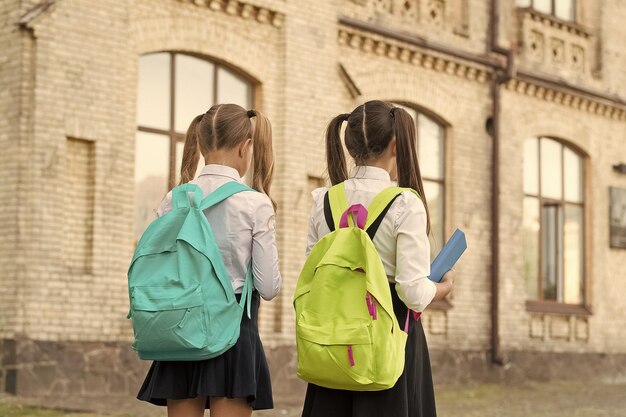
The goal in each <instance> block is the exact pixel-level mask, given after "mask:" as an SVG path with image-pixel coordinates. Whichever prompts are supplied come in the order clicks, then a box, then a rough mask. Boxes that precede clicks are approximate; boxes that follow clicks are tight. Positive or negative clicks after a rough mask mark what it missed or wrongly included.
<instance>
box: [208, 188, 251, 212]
mask: <svg viewBox="0 0 626 417" xmlns="http://www.w3.org/2000/svg"><path fill="white" fill-rule="evenodd" d="M242 191H254V190H253V189H252V188H250V187H248V186H247V185H244V184H242V183H240V182H238V181H229V182H227V183H226V184H224V185H221V186H219V187H218V188H217V189H216V190H215V191H213V192H212V193H211V194H209V195H208V196H207V197H206V198H205V199H204V200H202V203H200V210H206V209H208V208H209V207H213V206H214V205H216V204H219V203H221V202H222V201H224V200H226V199H227V198H228V197H230V196H232V195H233V194H237V193H240V192H242Z"/></svg>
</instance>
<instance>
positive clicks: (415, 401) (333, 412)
mask: <svg viewBox="0 0 626 417" xmlns="http://www.w3.org/2000/svg"><path fill="white" fill-rule="evenodd" d="M391 297H392V300H393V309H394V312H395V314H396V317H397V318H398V322H399V323H400V327H404V323H405V320H406V314H407V307H406V306H405V305H404V303H403V302H402V301H401V300H400V298H399V297H398V294H397V293H396V290H395V286H394V285H391ZM410 320H411V322H410V324H409V337H408V340H407V345H406V360H405V364H404V372H403V373H402V375H401V376H400V378H399V379H398V382H396V385H394V387H393V388H391V389H388V390H384V391H368V392H365V391H361V392H359V391H343V390H333V389H329V388H323V387H320V386H317V385H314V384H309V385H308V387H307V392H306V397H305V400H304V409H303V411H302V416H303V417H381V416H385V417H436V416H437V411H436V407H435V391H434V388H433V378H432V373H431V368H430V357H429V356H428V346H427V345H426V338H425V336H424V329H423V327H422V321H421V320H417V321H416V320H414V319H413V317H412V315H411V319H410Z"/></svg>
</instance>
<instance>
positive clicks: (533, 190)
mask: <svg viewBox="0 0 626 417" xmlns="http://www.w3.org/2000/svg"><path fill="white" fill-rule="evenodd" d="M538 159H539V140H537V139H535V138H533V139H526V140H525V141H524V193H526V194H533V195H539V161H538Z"/></svg>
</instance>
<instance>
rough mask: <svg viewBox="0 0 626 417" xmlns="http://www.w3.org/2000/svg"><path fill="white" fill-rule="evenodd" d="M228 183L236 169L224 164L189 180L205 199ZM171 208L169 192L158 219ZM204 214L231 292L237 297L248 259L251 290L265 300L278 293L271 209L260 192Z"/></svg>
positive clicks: (236, 176) (245, 193) (235, 198)
mask: <svg viewBox="0 0 626 417" xmlns="http://www.w3.org/2000/svg"><path fill="white" fill-rule="evenodd" d="M229 181H238V182H242V181H241V177H240V176H239V172H237V170H236V169H234V168H231V167H228V166H225V165H213V164H211V165H206V166H205V167H204V168H203V169H202V171H201V172H200V175H199V176H198V178H196V179H194V180H192V181H190V183H191V184H196V185H198V186H199V187H200V188H201V189H202V192H203V193H204V195H205V196H207V195H209V194H210V193H211V192H213V191H215V190H216V189H217V188H218V187H219V186H221V185H223V184H225V183H227V182H229ZM171 209H172V192H171V191H170V192H169V193H168V194H167V196H166V197H165V199H164V200H163V202H162V203H161V206H160V207H159V208H158V210H157V216H161V215H163V214H164V213H167V212H168V211H170V210H171ZM204 214H205V215H206V217H207V220H208V221H209V224H210V225H211V228H212V229H213V234H214V236H215V241H216V243H217V246H218V247H219V249H220V253H221V254H222V258H223V259H224V264H225V265H226V270H227V271H228V274H229V275H230V279H231V281H232V284H233V290H235V293H236V294H240V293H241V292H242V290H243V284H244V281H245V277H246V272H247V270H248V266H249V265H250V260H251V259H252V272H253V275H254V287H255V288H256V289H257V290H258V291H259V294H260V295H261V297H263V298H264V299H265V300H271V299H272V298H274V297H275V296H276V295H277V294H278V291H280V285H281V277H280V271H279V270H278V249H277V247H276V233H275V215H274V207H273V206H272V203H271V201H270V199H269V197H268V196H266V195H265V194H263V193H258V192H250V191H243V192H241V193H237V194H235V195H233V196H231V197H229V198H227V199H226V200H224V201H222V202H221V203H219V204H217V205H215V206H213V207H210V208H208V209H207V210H205V211H204Z"/></svg>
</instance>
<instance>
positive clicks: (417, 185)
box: [390, 107, 430, 234]
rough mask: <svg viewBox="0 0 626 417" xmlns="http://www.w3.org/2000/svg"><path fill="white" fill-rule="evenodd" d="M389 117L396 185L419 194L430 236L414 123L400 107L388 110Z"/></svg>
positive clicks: (428, 213)
mask: <svg viewBox="0 0 626 417" xmlns="http://www.w3.org/2000/svg"><path fill="white" fill-rule="evenodd" d="M390 117H391V118H392V119H393V120H394V134H395V137H396V164H397V167H398V185H399V186H400V187H408V188H412V189H414V190H415V191H417V192H418V193H419V195H420V197H421V198H422V202H423V203H424V208H425V209H426V232H427V233H428V234H430V212H429V210H428V203H427V202H426V194H425V193H424V184H423V183H422V175H421V172H420V167H419V163H418V162H417V146H416V134H415V121H414V120H413V118H412V117H411V115H410V114H409V113H408V112H407V111H406V110H404V109H403V108H400V107H393V108H392V109H391V110H390Z"/></svg>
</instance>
